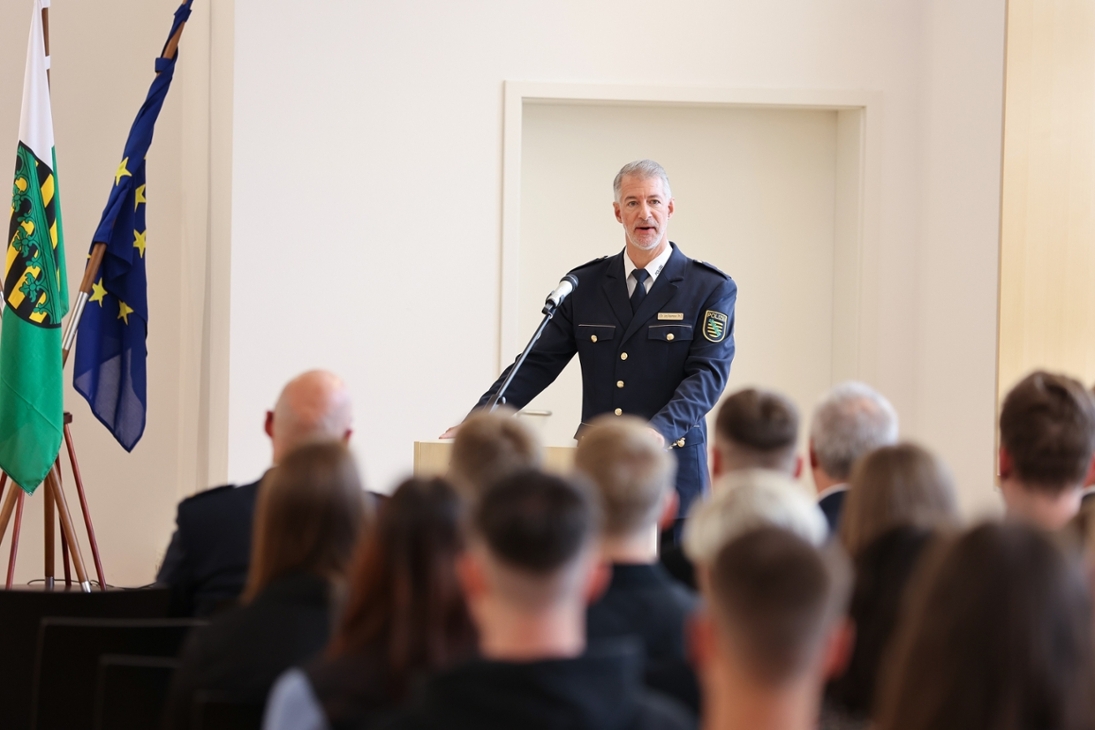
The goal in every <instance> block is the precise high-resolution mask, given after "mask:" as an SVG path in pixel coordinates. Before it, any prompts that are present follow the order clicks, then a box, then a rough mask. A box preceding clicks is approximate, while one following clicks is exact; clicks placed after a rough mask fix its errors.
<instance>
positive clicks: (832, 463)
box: [810, 382, 898, 535]
mask: <svg viewBox="0 0 1095 730" xmlns="http://www.w3.org/2000/svg"><path fill="white" fill-rule="evenodd" d="M897 435H898V428H897V412H896V411H894V409H893V406H892V405H890V402H889V401H888V400H886V398H885V397H883V396H882V394H881V393H879V392H877V391H876V390H874V389H873V388H871V387H870V386H869V385H866V384H864V383H858V382H846V383H841V384H840V385H837V386H835V387H834V388H833V389H832V390H830V391H829V392H828V393H827V394H826V395H825V398H824V399H823V400H822V401H821V403H820V404H819V405H818V407H817V408H816V409H815V410H814V418H813V421H812V423H811V424H810V469H811V471H812V473H813V477H814V486H815V487H816V488H817V495H818V506H819V507H821V511H822V512H824V513H825V519H826V520H828V522H829V532H830V533H831V534H834V535H835V534H837V532H839V528H840V515H841V512H842V511H843V508H844V495H845V493H846V492H847V491H848V477H850V476H851V474H852V467H853V466H854V465H855V462H856V461H857V460H858V459H859V457H861V456H863V455H865V454H867V453H868V452H870V451H873V450H875V449H877V448H879V447H880V446H892V445H893V444H895V443H897Z"/></svg>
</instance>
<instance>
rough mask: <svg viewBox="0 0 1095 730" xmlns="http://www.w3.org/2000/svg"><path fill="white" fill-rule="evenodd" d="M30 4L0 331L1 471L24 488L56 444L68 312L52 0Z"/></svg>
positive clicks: (45, 468)
mask: <svg viewBox="0 0 1095 730" xmlns="http://www.w3.org/2000/svg"><path fill="white" fill-rule="evenodd" d="M33 5H34V16H33V18H32V20H31V26H30V41H29V42H28V45H27V65H26V73H25V76H24V77H23V112H22V115H21V116H20V118H19V145H18V149H17V151H16V157H15V179H14V185H13V187H12V199H11V221H10V226H9V229H8V246H7V251H6V254H7V255H6V259H5V261H4V279H3V285H4V314H3V325H2V330H0V470H3V471H4V472H6V473H7V474H8V475H9V476H10V477H11V478H12V479H13V480H15V482H16V483H17V484H18V485H19V486H21V487H22V488H23V489H24V490H26V491H28V492H33V491H34V490H35V489H36V488H37V487H38V485H39V484H41V482H42V480H44V479H45V477H46V474H47V473H48V472H49V470H50V467H51V466H52V465H53V462H54V460H55V459H56V458H57V452H58V451H59V450H60V448H61V437H62V434H63V427H64V422H63V418H64V399H63V390H62V377H61V376H62V364H61V319H62V317H64V315H65V313H66V312H67V311H68V281H67V279H66V277H65V250H64V236H63V234H62V230H61V202H60V198H59V192H58V187H57V175H56V169H57V156H56V154H55V152H54V149H53V112H52V109H51V107H50V99H49V76H48V71H49V56H47V55H46V46H45V33H44V30H43V11H44V10H45V9H46V8H48V7H49V0H34V2H33Z"/></svg>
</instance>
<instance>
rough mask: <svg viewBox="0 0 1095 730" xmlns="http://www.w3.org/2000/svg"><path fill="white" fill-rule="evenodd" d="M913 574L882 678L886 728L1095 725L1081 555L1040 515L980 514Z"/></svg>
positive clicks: (1071, 728)
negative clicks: (1060, 541) (1021, 518)
mask: <svg viewBox="0 0 1095 730" xmlns="http://www.w3.org/2000/svg"><path fill="white" fill-rule="evenodd" d="M918 575H920V577H919V578H918V579H916V580H914V582H913V584H912V586H910V590H911V591H912V592H911V593H910V603H909V606H908V615H907V617H906V618H905V619H904V620H903V622H902V625H901V628H900V629H899V630H898V634H897V636H896V638H895V643H894V647H893V651H891V652H889V654H890V656H889V658H888V660H887V663H886V665H885V667H884V669H883V673H882V677H881V681H882V684H881V686H880V694H879V711H878V724H877V727H878V728H880V730H950V729H951V728H953V729H954V730H999V729H1000V728H1039V729H1040V730H1080V729H1081V728H1087V729H1089V728H1091V727H1095V694H1093V693H1092V687H1093V686H1095V656H1093V648H1092V647H1093V642H1095V636H1093V633H1092V619H1091V616H1092V613H1091V611H1092V605H1091V597H1090V594H1089V592H1088V586H1087V583H1086V581H1085V579H1084V574H1083V570H1082V568H1081V565H1080V560H1079V557H1078V556H1075V555H1069V554H1067V553H1066V551H1064V550H1062V549H1061V548H1060V547H1059V546H1058V545H1057V544H1056V543H1055V542H1054V541H1053V540H1052V538H1051V537H1050V536H1048V535H1046V534H1045V533H1044V532H1042V531H1040V530H1038V529H1037V528H1035V527H1033V526H1029V525H1026V524H1022V523H1007V524H985V525H982V526H980V527H977V528H975V529H973V530H971V531H970V532H967V533H966V534H964V535H962V536H961V537H959V538H955V539H953V540H951V541H950V543H949V544H948V545H946V546H945V547H944V548H943V549H942V550H941V551H939V554H938V555H933V556H932V557H931V558H929V560H928V561H927V564H926V565H925V570H924V571H922V572H920V573H918Z"/></svg>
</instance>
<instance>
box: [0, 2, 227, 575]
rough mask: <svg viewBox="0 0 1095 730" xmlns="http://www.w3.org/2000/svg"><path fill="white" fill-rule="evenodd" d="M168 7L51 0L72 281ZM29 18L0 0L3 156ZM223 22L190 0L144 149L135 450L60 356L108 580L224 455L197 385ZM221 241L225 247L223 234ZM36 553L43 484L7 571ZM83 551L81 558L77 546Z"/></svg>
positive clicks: (32, 565) (151, 542)
mask: <svg viewBox="0 0 1095 730" xmlns="http://www.w3.org/2000/svg"><path fill="white" fill-rule="evenodd" d="M177 5H178V3H177V2H176V0H153V1H146V2H139V3H135V2H130V1H128V0H106V1H105V2H96V3H83V2H69V1H67V0H58V1H57V2H54V4H53V8H52V9H51V11H50V12H51V15H50V30H51V51H52V56H53V58H52V64H53V71H52V92H53V93H52V96H53V114H54V127H55V134H56V148H57V159H58V178H59V181H60V187H61V199H62V206H63V211H64V223H65V243H66V254H67V255H66V258H67V262H66V263H67V267H68V273H69V280H70V282H71V283H72V285H73V287H74V288H75V286H76V285H78V283H79V280H80V277H81V275H82V273H83V269H84V261H85V259H86V256H87V251H88V246H89V242H90V236H91V234H92V233H93V232H94V230H95V227H96V225H97V224H98V221H99V216H100V214H101V213H102V208H103V205H104V204H105V203H106V197H107V195H108V193H109V192H110V182H111V176H112V174H113V170H114V169H115V168H116V167H117V165H118V160H119V156H120V154H121V151H122V148H123V146H124V144H125V139H126V135H127V134H128V131H129V126H130V124H131V123H132V121H133V118H134V116H135V115H136V112H137V109H138V108H139V107H140V104H141V102H142V101H143V100H144V97H145V94H146V93H147V91H148V86H149V84H150V83H151V81H152V78H153V75H154V66H153V61H154V59H155V57H156V56H157V55H159V52H160V48H161V47H162V45H163V42H164V40H165V39H166V36H167V32H168V30H169V29H170V27H171V16H172V13H173V12H174V9H175V8H176V7H177ZM199 8H200V10H199ZM228 10H229V11H230V10H231V8H230V7H229V8H228ZM30 15H31V4H30V3H29V2H5V3H2V4H0V27H2V28H4V29H5V31H6V34H7V36H8V42H7V43H4V44H0V69H3V70H4V71H3V73H2V74H0V155H3V154H8V155H14V152H15V142H16V140H17V138H18V126H19V106H20V104H19V100H20V96H21V93H22V76H23V71H22V69H23V63H24V60H25V54H26V45H25V40H24V39H25V38H26V37H27V30H28V28H29V23H30ZM226 19H227V21H230V20H231V15H230V14H229V15H228V16H224V15H223V8H222V9H221V10H219V11H218V13H217V17H214V18H211V16H210V14H209V12H208V10H207V9H206V7H205V6H204V5H203V4H196V12H195V13H194V16H193V19H192V21H191V23H190V25H189V26H188V29H187V31H186V33H185V36H184V39H183V43H182V51H181V56H180V62H179V66H178V70H177V73H176V78H175V82H174V84H173V86H172V89H171V93H170V95H169V96H168V99H167V102H166V103H165V105H164V108H163V112H162V114H161V116H160V121H159V124H158V125H157V128H156V137H155V140H154V142H153V144H152V148H151V150H150V152H149V155H148V199H149V205H148V229H149V235H148V255H147V260H148V277H149V282H150V284H149V310H150V317H151V322H150V324H149V338H148V350H149V355H148V383H149V392H148V424H147V427H146V431H145V434H144V437H143V439H142V440H141V442H140V443H139V444H138V445H137V447H136V448H135V449H134V451H133V453H132V454H128V455H127V454H126V453H125V451H124V450H122V448H121V447H120V446H118V445H117V443H116V442H115V441H114V439H113V437H112V436H111V435H110V434H109V433H108V432H107V431H106V429H104V428H103V427H102V426H101V425H100V424H99V423H98V421H96V420H95V418H94V416H92V415H91V412H90V410H89V409H88V407H87V404H86V401H84V399H83V398H82V397H81V396H79V395H78V394H77V393H76V392H75V391H73V390H72V388H71V365H70V366H69V368H68V370H67V371H66V375H65V379H66V381H67V383H66V392H65V405H66V408H68V409H69V410H71V411H72V413H73V416H74V424H73V436H74V441H75V443H76V447H77V450H78V455H79V458H80V466H81V469H82V472H83V477H84V480H85V483H86V487H87V496H88V501H89V503H90V508H91V512H92V517H93V519H94V522H95V528H96V532H97V536H98V539H99V545H100V548H101V551H102V558H103V563H104V567H105V571H106V578H107V580H108V582H110V583H112V584H115V585H141V584H144V583H148V582H150V581H151V580H152V579H153V576H154V572H155V567H156V565H157V563H158V562H159V560H160V557H161V553H162V551H163V549H164V547H166V544H167V539H168V536H169V535H170V532H171V529H172V523H173V519H174V506H175V504H176V502H177V500H178V499H179V497H180V496H182V495H185V494H189V493H191V492H193V491H195V490H196V489H197V488H198V487H199V486H201V487H204V486H207V485H208V484H209V481H210V472H211V471H216V469H217V464H216V462H217V459H220V461H221V466H220V469H221V470H222V471H223V455H221V454H220V453H219V452H216V451H215V452H213V454H212V455H211V454H210V449H209V448H208V440H209V438H210V429H209V427H208V425H207V424H208V422H209V414H210V411H211V408H210V405H209V404H210V402H212V401H211V399H210V398H208V397H205V394H206V393H208V392H209V391H210V389H211V386H210V384H209V383H210V377H209V374H208V373H209V371H210V365H209V363H210V362H211V360H210V357H209V352H210V345H209V330H210V327H209V324H208V321H207V317H206V312H207V310H208V309H209V308H210V302H209V299H208V295H207V291H208V290H209V287H208V286H207V278H208V277H209V276H211V275H215V273H214V272H211V271H210V266H209V261H210V259H211V255H210V252H209V248H210V242H211V241H212V240H213V237H212V236H211V235H210V231H211V228H212V227H214V226H215V225H216V223H214V222H212V221H211V218H213V216H212V215H211V213H210V210H211V206H210V200H211V198H210V195H209V188H210V186H209V179H210V165H211V155H210V147H211V144H215V143H217V142H216V139H217V138H216V137H215V136H214V137H213V138H212V139H211V134H210V130H211V129H212V125H211V121H210V120H211V118H212V116H211V115H212V112H211V105H212V106H213V107H214V108H216V109H217V113H220V114H223V113H225V109H224V107H225V103H224V99H225V97H226V94H225V93H224V91H223V90H220V91H218V92H217V93H215V94H214V93H211V92H210V87H211V78H212V74H211V64H216V63H217V58H218V55H217V54H218V53H220V52H221V48H223V45H224V43H223V41H224V38H223V35H217V34H216V33H215V32H214V23H213V21H214V20H220V24H221V25H224V21H225V20H226ZM217 31H218V32H219V33H221V34H223V33H224V30H223V29H221V28H217ZM228 32H229V33H230V23H229V25H228ZM228 37H229V39H230V35H229V36H228ZM226 81H227V82H228V84H227V88H228V94H230V88H231V87H230V74H229V76H228V78H227V79H223V78H222V79H221V80H220V81H219V82H218V83H217V84H215V86H216V87H217V88H218V89H220V88H221V87H223V86H225V82H226ZM221 126H222V127H223V128H227V126H228V125H227V123H224V124H222V125H221ZM224 136H225V135H223V134H222V135H221V136H220V138H221V139H222V140H223V138H224ZM4 150H7V152H4ZM5 169H6V168H5ZM229 172H230V170H229ZM227 185H228V181H227V180H225V182H224V186H225V187H226V186H227ZM222 189H223V188H222ZM220 208H225V209H226V208H227V205H226V203H225V204H221V205H219V206H218V205H216V204H214V205H213V206H212V210H213V213H214V214H218V213H217V211H218V210H219V209H220ZM220 225H225V224H223V223H222V224H220ZM220 243H221V244H222V245H223V246H224V247H225V248H226V247H227V242H226V241H221V242H220ZM199 394H201V395H202V397H199ZM220 402H222V403H223V397H222V399H221V401H220ZM221 420H222V421H223V418H222V419H221ZM222 440H223V439H222ZM221 450H222V451H223V449H221ZM65 474H66V476H65V480H66V492H67V494H68V500H69V503H70V507H71V509H72V510H73V514H74V517H75V519H77V522H78V524H81V525H82V521H81V520H80V519H79V517H78V514H79V513H78V509H79V507H78V503H77V500H76V492H75V489H74V488H73V486H72V483H71V477H69V476H68V472H67V466H66V472H65ZM8 544H9V541H7V540H5V542H4V544H3V551H2V553H0V555H2V556H3V557H2V558H0V564H2V565H4V566H5V567H6V564H7V555H8V552H7V546H8ZM42 548H43V543H42V498H41V492H40V491H39V492H38V493H36V494H35V495H34V497H33V498H31V499H29V500H28V501H27V503H26V508H25V512H24V524H23V534H22V539H21V541H20V552H19V555H20V558H19V562H18V570H17V571H16V579H17V581H20V582H22V581H26V580H30V579H32V578H37V577H40V576H41V575H42V557H41V556H42ZM59 554H60V552H59V551H58V555H59ZM84 557H85V560H86V561H87V562H88V564H89V565H90V562H91V554H90V550H89V548H88V546H87V542H86V541H84ZM58 574H60V565H59V564H58Z"/></svg>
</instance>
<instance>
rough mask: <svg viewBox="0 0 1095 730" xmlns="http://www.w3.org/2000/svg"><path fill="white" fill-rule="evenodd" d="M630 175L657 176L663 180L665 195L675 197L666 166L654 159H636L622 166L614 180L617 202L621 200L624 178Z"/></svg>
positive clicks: (645, 177) (643, 178)
mask: <svg viewBox="0 0 1095 730" xmlns="http://www.w3.org/2000/svg"><path fill="white" fill-rule="evenodd" d="M628 175H634V176H635V177H637V178H640V179H642V180H648V179H650V178H652V177H656V178H658V179H660V180H661V181H662V188H664V189H665V197H666V198H667V199H668V198H672V197H673V191H672V190H670V189H669V175H667V174H666V173H665V168H664V167H662V166H661V165H659V164H658V163H657V162H654V160H635V161H634V162H629V163H627V164H626V165H624V166H623V167H621V168H620V171H619V172H618V173H616V179H615V180H613V181H612V196H613V198H614V199H615V200H616V202H617V203H619V202H620V186H621V185H623V182H624V178H625V177H627V176H628Z"/></svg>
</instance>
